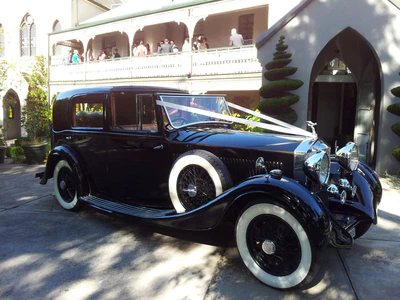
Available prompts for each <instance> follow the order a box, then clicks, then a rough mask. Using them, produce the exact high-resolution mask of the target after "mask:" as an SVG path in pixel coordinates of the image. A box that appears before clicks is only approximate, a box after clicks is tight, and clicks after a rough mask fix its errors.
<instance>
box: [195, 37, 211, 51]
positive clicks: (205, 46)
mask: <svg viewBox="0 0 400 300" xmlns="http://www.w3.org/2000/svg"><path fill="white" fill-rule="evenodd" d="M198 48H199V50H204V49H208V48H209V46H208V43H207V38H206V37H205V36H203V37H202V38H201V42H200V44H199V45H198Z"/></svg>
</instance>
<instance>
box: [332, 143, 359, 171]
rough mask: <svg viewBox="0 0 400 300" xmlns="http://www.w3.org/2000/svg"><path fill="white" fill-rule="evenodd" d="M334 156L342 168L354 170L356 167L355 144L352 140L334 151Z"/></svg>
mask: <svg viewBox="0 0 400 300" xmlns="http://www.w3.org/2000/svg"><path fill="white" fill-rule="evenodd" d="M336 158H337V159H338V161H339V164H340V165H341V166H342V167H343V168H345V169H347V170H349V171H355V170H356V169H357V167H358V149H357V145H356V144H355V143H353V142H349V143H347V144H346V146H344V147H343V148H341V149H339V150H338V151H337V152H336Z"/></svg>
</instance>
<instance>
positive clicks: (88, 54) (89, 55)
mask: <svg viewBox="0 0 400 300" xmlns="http://www.w3.org/2000/svg"><path fill="white" fill-rule="evenodd" d="M93 60H94V56H93V49H92V48H90V49H89V51H88V52H87V60H86V61H93Z"/></svg>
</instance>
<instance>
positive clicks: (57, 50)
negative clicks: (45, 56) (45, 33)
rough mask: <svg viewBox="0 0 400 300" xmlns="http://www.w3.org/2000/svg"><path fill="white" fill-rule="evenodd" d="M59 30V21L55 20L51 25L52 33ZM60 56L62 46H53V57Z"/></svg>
mask: <svg viewBox="0 0 400 300" xmlns="http://www.w3.org/2000/svg"><path fill="white" fill-rule="evenodd" d="M59 30H61V23H60V21H58V20H56V21H55V22H54V25H53V32H54V31H59ZM61 54H62V46H60V45H54V46H53V55H61Z"/></svg>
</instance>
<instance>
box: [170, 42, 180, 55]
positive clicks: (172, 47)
mask: <svg viewBox="0 0 400 300" xmlns="http://www.w3.org/2000/svg"><path fill="white" fill-rule="evenodd" d="M169 44H170V45H171V52H179V48H178V46H177V45H176V44H175V42H174V41H173V40H171V41H170V42H169Z"/></svg>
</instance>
